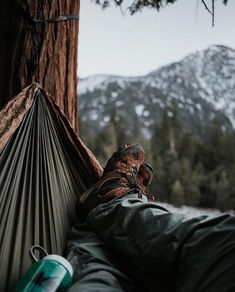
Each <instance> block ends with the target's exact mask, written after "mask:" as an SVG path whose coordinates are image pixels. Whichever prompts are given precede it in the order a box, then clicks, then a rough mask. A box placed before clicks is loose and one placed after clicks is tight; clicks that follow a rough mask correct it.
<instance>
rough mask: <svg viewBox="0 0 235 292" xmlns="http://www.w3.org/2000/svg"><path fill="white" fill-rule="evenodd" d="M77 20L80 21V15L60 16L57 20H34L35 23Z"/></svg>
mask: <svg viewBox="0 0 235 292" xmlns="http://www.w3.org/2000/svg"><path fill="white" fill-rule="evenodd" d="M72 19H76V20H79V14H69V15H60V16H58V17H55V18H51V19H35V18H34V19H33V21H34V22H35V23H48V22H59V21H64V20H72Z"/></svg>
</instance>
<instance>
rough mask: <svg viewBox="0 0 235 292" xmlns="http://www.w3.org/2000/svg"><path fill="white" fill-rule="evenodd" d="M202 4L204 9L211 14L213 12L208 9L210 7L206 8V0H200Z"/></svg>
mask: <svg viewBox="0 0 235 292" xmlns="http://www.w3.org/2000/svg"><path fill="white" fill-rule="evenodd" d="M202 3H203V5H204V6H205V9H206V10H207V11H208V12H209V13H210V14H211V15H213V13H212V12H211V11H210V9H209V8H208V6H207V4H206V2H205V1H204V0H202Z"/></svg>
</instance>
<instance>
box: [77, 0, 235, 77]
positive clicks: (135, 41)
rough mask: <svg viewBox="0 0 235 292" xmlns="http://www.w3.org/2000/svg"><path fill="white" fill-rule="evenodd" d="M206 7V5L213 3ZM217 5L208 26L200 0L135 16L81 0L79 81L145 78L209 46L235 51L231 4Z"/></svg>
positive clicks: (234, 18)
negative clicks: (95, 77)
mask: <svg viewBox="0 0 235 292" xmlns="http://www.w3.org/2000/svg"><path fill="white" fill-rule="evenodd" d="M128 1H129V2H130V0H126V2H128ZM206 2H207V3H208V6H209V5H210V3H211V0H207V1H206ZM221 3H222V0H217V1H216V2H215V8H216V12H215V27H212V26H211V16H210V15H209V13H208V12H207V11H206V10H205V9H204V6H203V5H202V4H201V0H178V1H177V2H176V3H175V4H173V5H169V6H167V7H165V8H163V9H162V10H161V11H160V12H157V11H155V10H153V9H143V11H142V12H141V13H137V14H135V15H134V16H130V15H129V14H128V12H127V11H126V12H125V14H124V16H123V15H122V13H121V11H120V9H119V8H117V7H111V8H108V9H105V10H102V9H101V8H100V7H99V6H97V5H95V4H94V2H92V1H91V0H81V8H80V31H79V51H78V54H79V58H78V74H79V76H80V77H87V76H90V75H94V74H115V75H124V76H138V75H145V74H147V73H149V72H150V71H153V70H155V69H157V68H159V67H160V66H162V65H165V64H168V63H171V62H173V61H178V60H180V59H181V58H183V57H184V56H186V55H187V54H189V53H191V52H194V51H197V50H201V49H205V48H207V47H208V46H209V45H211V44H223V45H226V46H229V47H232V48H235V1H234V0H230V1H228V5H227V6H224V5H222V4H221ZM123 9H124V10H125V7H123Z"/></svg>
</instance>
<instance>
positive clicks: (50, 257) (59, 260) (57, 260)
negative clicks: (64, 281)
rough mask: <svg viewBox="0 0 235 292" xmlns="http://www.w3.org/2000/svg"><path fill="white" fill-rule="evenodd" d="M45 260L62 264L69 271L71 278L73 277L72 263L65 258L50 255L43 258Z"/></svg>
mask: <svg viewBox="0 0 235 292" xmlns="http://www.w3.org/2000/svg"><path fill="white" fill-rule="evenodd" d="M43 260H53V261H55V262H58V263H60V264H61V265H63V266H64V267H65V268H66V269H67V270H68V272H69V273H70V275H71V277H72V276H73V267H72V266H71V264H70V262H69V261H67V260H66V259H65V258H63V257H62V256H60V255H57V254H49V255H47V256H45V257H44V258H43Z"/></svg>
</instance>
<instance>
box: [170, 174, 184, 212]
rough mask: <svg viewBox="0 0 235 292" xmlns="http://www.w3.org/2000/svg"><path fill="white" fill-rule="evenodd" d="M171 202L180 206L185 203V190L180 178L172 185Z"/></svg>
mask: <svg viewBox="0 0 235 292" xmlns="http://www.w3.org/2000/svg"><path fill="white" fill-rule="evenodd" d="M171 203H172V204H174V205H175V206H179V207H180V206H182V205H183V204H184V190H183V187H182V185H181V182H180V181H179V180H176V181H175V182H174V184H173V186H172V190H171Z"/></svg>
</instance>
